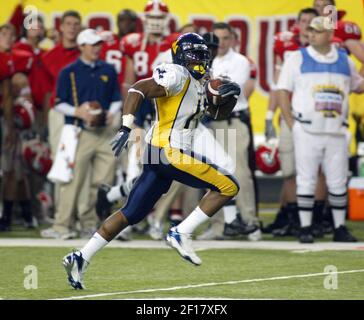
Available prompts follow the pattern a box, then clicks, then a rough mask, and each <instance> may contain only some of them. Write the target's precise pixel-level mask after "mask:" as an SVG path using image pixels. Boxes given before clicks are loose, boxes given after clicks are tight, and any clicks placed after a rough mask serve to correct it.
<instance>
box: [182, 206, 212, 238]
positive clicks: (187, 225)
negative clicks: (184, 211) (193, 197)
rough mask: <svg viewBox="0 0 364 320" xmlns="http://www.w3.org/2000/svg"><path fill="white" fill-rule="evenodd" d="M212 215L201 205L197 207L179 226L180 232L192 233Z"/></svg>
mask: <svg viewBox="0 0 364 320" xmlns="http://www.w3.org/2000/svg"><path fill="white" fill-rule="evenodd" d="M209 219H210V217H209V216H208V215H207V214H206V213H204V212H203V211H202V210H201V209H200V207H196V208H195V210H193V211H192V212H191V214H190V215H189V216H188V217H187V218H186V219H184V220H183V221H182V222H181V223H180V224H179V225H178V227H177V230H178V232H180V233H192V232H193V231H194V230H195V229H196V228H197V227H198V226H199V225H200V224H202V223H204V222H205V221H207V220H209Z"/></svg>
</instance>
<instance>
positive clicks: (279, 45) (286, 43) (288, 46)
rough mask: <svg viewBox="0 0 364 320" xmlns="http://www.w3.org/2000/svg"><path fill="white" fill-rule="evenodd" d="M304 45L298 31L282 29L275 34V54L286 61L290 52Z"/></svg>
mask: <svg viewBox="0 0 364 320" xmlns="http://www.w3.org/2000/svg"><path fill="white" fill-rule="evenodd" d="M301 47H302V44H301V42H300V40H299V37H298V34H297V32H292V31H282V32H279V33H277V34H275V35H274V46H273V51H274V54H275V55H276V56H278V57H280V58H281V60H282V61H284V60H285V59H286V58H287V56H288V55H289V53H291V52H293V51H296V50H298V49H299V48H301Z"/></svg>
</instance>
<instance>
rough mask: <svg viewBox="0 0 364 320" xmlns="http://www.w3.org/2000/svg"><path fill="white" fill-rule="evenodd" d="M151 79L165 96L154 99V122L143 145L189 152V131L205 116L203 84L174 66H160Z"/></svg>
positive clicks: (190, 137) (185, 71)
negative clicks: (164, 91)
mask: <svg viewBox="0 0 364 320" xmlns="http://www.w3.org/2000/svg"><path fill="white" fill-rule="evenodd" d="M153 79H154V80H155V81H156V83H158V84H159V85H161V86H163V87H164V88H165V90H166V92H167V96H166V97H161V98H157V99H155V108H156V121H155V123H154V124H153V126H152V128H151V129H150V130H149V131H148V133H147V136H146V142H147V143H150V144H152V145H153V146H156V147H160V148H163V147H166V146H169V147H172V148H178V149H184V150H186V149H191V148H192V139H193V130H194V129H195V128H196V126H197V123H198V121H199V119H200V118H201V117H202V115H203V114H204V113H205V111H206V110H205V108H204V97H205V91H204V87H203V84H202V83H200V82H199V81H198V80H196V79H194V78H193V77H192V76H191V75H190V73H189V72H188V70H187V69H186V68H184V67H182V66H180V65H177V64H161V65H159V66H158V67H156V68H155V69H154V72H153Z"/></svg>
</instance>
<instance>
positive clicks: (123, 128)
mask: <svg viewBox="0 0 364 320" xmlns="http://www.w3.org/2000/svg"><path fill="white" fill-rule="evenodd" d="M121 130H124V131H126V132H130V131H131V129H130V128H129V127H127V126H121V128H120V130H119V131H121Z"/></svg>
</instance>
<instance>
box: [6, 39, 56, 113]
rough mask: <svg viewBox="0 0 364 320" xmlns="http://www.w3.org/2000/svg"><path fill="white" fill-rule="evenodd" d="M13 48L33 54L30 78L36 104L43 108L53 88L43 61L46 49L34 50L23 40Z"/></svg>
mask: <svg viewBox="0 0 364 320" xmlns="http://www.w3.org/2000/svg"><path fill="white" fill-rule="evenodd" d="M13 48H14V49H21V50H23V51H27V52H29V53H30V54H32V57H33V65H32V68H31V70H30V72H29V76H28V79H29V84H30V88H31V91H32V98H33V102H34V105H35V106H36V107H37V108H38V109H41V108H42V106H43V102H44V97H45V95H46V93H47V92H50V91H52V89H53V88H52V86H51V79H50V76H49V74H48V73H47V71H46V69H45V67H44V65H43V62H42V55H43V54H45V52H46V51H45V50H43V49H35V50H34V49H33V47H32V46H31V45H29V44H28V43H26V42H25V41H22V40H21V41H19V42H17V43H15V44H14V47H13Z"/></svg>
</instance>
